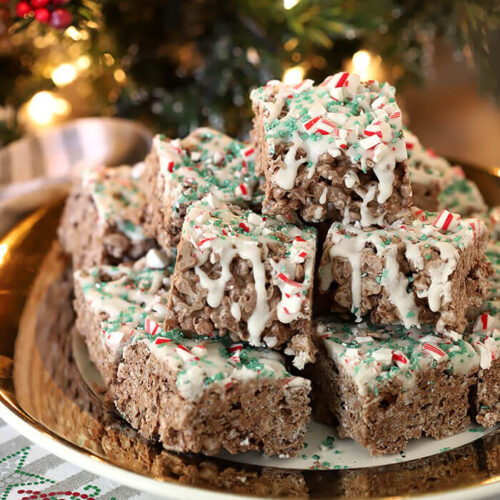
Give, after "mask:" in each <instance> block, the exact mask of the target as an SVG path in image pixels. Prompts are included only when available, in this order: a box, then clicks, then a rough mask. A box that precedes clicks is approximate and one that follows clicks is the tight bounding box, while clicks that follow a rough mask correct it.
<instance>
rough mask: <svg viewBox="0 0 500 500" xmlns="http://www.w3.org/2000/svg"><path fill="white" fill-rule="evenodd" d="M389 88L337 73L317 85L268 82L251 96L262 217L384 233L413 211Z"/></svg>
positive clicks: (395, 107)
mask: <svg viewBox="0 0 500 500" xmlns="http://www.w3.org/2000/svg"><path fill="white" fill-rule="evenodd" d="M394 92H395V90H394V87H391V86H390V85H388V84H386V83H380V84H379V83H378V82H376V81H373V80H372V81H368V82H360V79H359V76H358V75H355V74H349V73H337V74H336V75H333V76H330V77H328V78H327V79H326V80H324V81H323V82H322V83H321V84H320V85H318V86H314V82H313V81H312V80H305V81H303V82H302V83H299V84H297V85H287V84H285V83H282V82H280V81H276V80H272V81H270V82H268V83H267V85H266V86H265V87H260V88H258V89H255V90H253V91H252V92H251V94H250V98H251V100H252V103H253V110H254V113H255V118H254V132H253V137H254V140H255V142H256V169H257V171H258V172H259V173H265V177H266V195H265V199H264V204H263V212H265V213H269V214H287V213H289V212H292V211H298V212H300V215H301V216H302V218H303V219H304V220H305V221H308V222H320V221H323V220H344V221H348V220H349V219H350V220H352V221H354V220H359V221H360V223H361V225H362V226H370V225H372V224H378V225H384V224H386V223H388V222H394V221H395V220H397V219H401V218H403V217H404V216H405V215H406V214H407V213H408V209H409V207H410V206H411V204H412V196H411V187H410V180H409V177H408V169H407V165H406V161H405V160H406V158H407V155H406V147H405V141H404V137H403V131H402V127H401V111H400V109H399V107H398V105H397V103H396V101H395V99H394Z"/></svg>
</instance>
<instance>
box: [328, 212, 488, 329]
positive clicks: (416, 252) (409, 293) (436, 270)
mask: <svg viewBox="0 0 500 500" xmlns="http://www.w3.org/2000/svg"><path fill="white" fill-rule="evenodd" d="M451 217H455V218H457V221H458V222H457V223H456V224H450V226H449V227H448V230H447V231H446V230H442V229H438V228H437V227H435V226H434V224H436V225H438V222H437V221H438V217H437V216H436V215H431V216H430V220H427V219H426V217H425V216H422V218H423V219H424V220H421V219H420V220H417V219H415V220H414V221H413V223H412V224H411V225H401V224H394V225H393V226H388V227H386V228H385V229H376V228H370V229H362V228H360V227H359V225H350V226H349V225H342V224H340V223H334V224H333V225H332V227H331V228H330V231H329V232H328V236H327V240H326V243H325V247H326V248H327V249H328V250H327V252H324V254H323V257H322V262H321V266H320V279H321V282H320V287H321V289H322V290H323V291H326V290H328V288H329V287H330V285H331V284H332V282H333V271H332V269H331V267H332V260H333V259H335V258H337V257H341V258H343V259H346V260H347V261H348V262H349V264H350V267H351V278H350V279H351V295H352V298H351V303H352V312H353V313H354V314H355V315H356V321H361V288H362V276H361V269H362V263H363V259H366V258H367V256H368V255H369V253H368V248H370V247H371V248H373V251H374V252H375V254H376V255H377V256H378V258H380V259H381V260H382V262H383V265H384V266H385V269H384V271H383V273H382V275H381V276H379V277H378V278H377V281H378V282H379V284H380V286H381V287H382V288H383V289H385V290H386V291H387V294H388V296H389V300H390V302H391V303H392V304H394V306H395V307H396V309H397V311H398V315H399V318H400V320H401V322H402V323H403V324H404V326H405V327H406V328H410V327H412V326H420V320H419V317H418V307H417V304H416V302H415V294H416V296H418V297H419V298H427V302H428V306H429V309H430V310H431V311H433V312H439V311H440V310H441V309H442V307H443V306H445V305H446V304H448V303H449V302H450V301H451V277H452V274H453V272H454V270H455V269H456V266H457V263H458V261H459V259H460V255H461V252H462V251H463V248H465V247H466V246H468V245H471V244H473V242H474V241H475V239H476V238H478V237H480V236H481V235H483V234H484V232H485V226H484V224H483V223H481V222H480V221H479V220H478V219H464V220H460V219H459V218H458V216H453V214H451V215H450V218H451ZM433 221H434V222H433ZM401 249H402V251H403V255H404V256H405V257H406V259H407V262H408V264H409V265H410V272H411V276H410V279H409V278H408V277H407V276H406V275H405V274H404V273H403V271H402V269H401V268H400V264H399V262H398V252H399V251H400V250H401ZM431 250H432V251H434V252H437V253H438V255H439V258H438V259H435V258H434V259H433V260H432V261H431V262H430V263H429V265H428V266H425V265H424V261H425V260H427V259H429V260H430V259H431V258H432V254H431ZM405 272H406V273H408V270H405ZM422 273H425V274H426V276H428V278H429V281H428V284H427V282H426V281H425V280H424V281H422V280H419V281H420V282H419V283H417V282H415V283H414V280H415V278H417V277H419V276H421V275H422ZM443 328H445V324H444V320H443V319H442V318H440V319H439V320H438V323H437V329H438V330H443Z"/></svg>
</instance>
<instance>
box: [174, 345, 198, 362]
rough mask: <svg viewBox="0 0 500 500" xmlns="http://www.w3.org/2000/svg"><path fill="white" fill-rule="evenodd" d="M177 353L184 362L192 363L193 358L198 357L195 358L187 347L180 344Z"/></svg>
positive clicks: (176, 349)
mask: <svg viewBox="0 0 500 500" xmlns="http://www.w3.org/2000/svg"><path fill="white" fill-rule="evenodd" d="M175 351H176V353H177V354H178V355H179V356H180V357H181V359H183V360H184V361H192V360H193V358H195V359H196V358H197V356H195V355H194V354H193V353H192V352H191V351H190V350H189V349H188V348H187V347H186V346H185V345H182V344H178V345H177V347H176V348H175Z"/></svg>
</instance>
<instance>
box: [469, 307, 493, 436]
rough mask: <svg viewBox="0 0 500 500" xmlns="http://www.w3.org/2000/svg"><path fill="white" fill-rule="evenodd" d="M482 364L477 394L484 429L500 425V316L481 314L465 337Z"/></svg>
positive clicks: (478, 414) (476, 403) (477, 405)
mask: <svg viewBox="0 0 500 500" xmlns="http://www.w3.org/2000/svg"><path fill="white" fill-rule="evenodd" d="M466 340H467V342H470V344H472V347H474V349H475V350H476V352H477V354H478V355H479V360H480V370H479V373H478V383H477V390H476V394H475V411H476V420H477V422H478V423H479V424H481V425H482V426H483V427H493V426H494V425H496V424H498V423H500V313H499V312H498V310H493V311H489V312H484V313H482V314H481V315H480V316H479V317H478V318H477V320H476V322H475V323H474V327H473V330H472V332H471V333H470V334H468V335H466Z"/></svg>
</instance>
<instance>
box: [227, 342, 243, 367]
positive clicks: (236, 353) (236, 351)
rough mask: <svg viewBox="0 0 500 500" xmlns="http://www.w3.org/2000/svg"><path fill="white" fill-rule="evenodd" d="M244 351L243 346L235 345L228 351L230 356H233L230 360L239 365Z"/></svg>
mask: <svg viewBox="0 0 500 500" xmlns="http://www.w3.org/2000/svg"><path fill="white" fill-rule="evenodd" d="M242 349H243V345H242V344H235V345H233V346H231V347H230V348H229V349H228V350H227V351H228V352H229V354H230V355H231V356H230V359H232V360H233V361H236V362H237V363H239V362H240V354H241V351H242Z"/></svg>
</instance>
